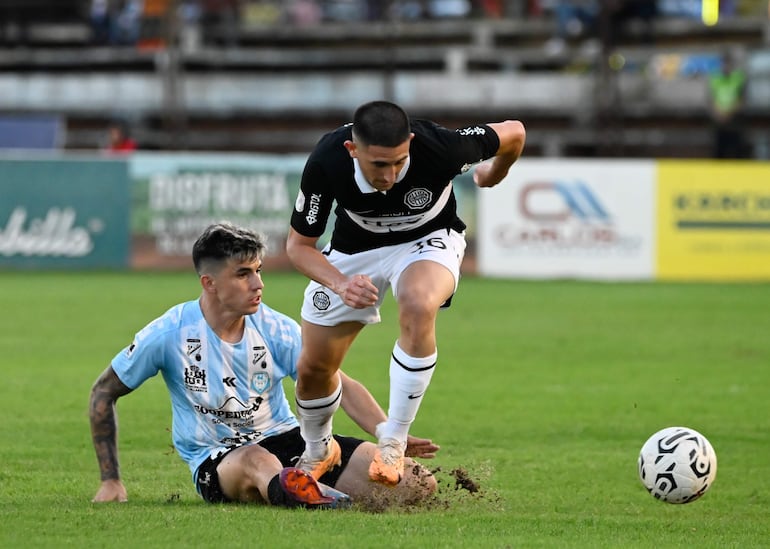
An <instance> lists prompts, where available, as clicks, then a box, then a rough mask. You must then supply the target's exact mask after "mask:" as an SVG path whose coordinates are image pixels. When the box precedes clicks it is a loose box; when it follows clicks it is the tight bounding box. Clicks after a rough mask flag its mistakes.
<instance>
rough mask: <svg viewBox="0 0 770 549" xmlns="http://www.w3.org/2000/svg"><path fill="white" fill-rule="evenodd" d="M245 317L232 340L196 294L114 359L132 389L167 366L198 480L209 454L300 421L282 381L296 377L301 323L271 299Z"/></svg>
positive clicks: (175, 427)
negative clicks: (215, 326)
mask: <svg viewBox="0 0 770 549" xmlns="http://www.w3.org/2000/svg"><path fill="white" fill-rule="evenodd" d="M245 318H246V328H245V331H244V334H243V338H242V339H241V341H240V342H238V343H234V344H233V343H227V342H225V341H222V340H221V339H220V338H219V337H218V336H217V335H216V334H215V333H214V332H213V331H212V330H211V328H210V327H209V325H208V323H207V322H206V320H205V319H204V317H203V313H202V312H201V308H200V304H199V303H198V301H197V300H196V301H188V302H187V303H181V304H179V305H177V306H175V307H173V308H171V309H169V310H168V311H167V312H166V313H165V314H164V315H163V316H161V317H160V318H157V319H155V320H154V321H152V322H151V323H150V324H148V325H147V326H146V327H145V328H144V329H142V330H141V331H140V332H139V333H138V334H137V335H136V337H135V338H134V341H133V343H131V345H130V346H128V347H127V348H125V349H124V350H123V351H121V352H120V353H119V354H118V355H117V356H116V357H115V358H114V359H113V360H112V368H113V370H115V373H116V374H117V375H118V377H119V378H120V380H121V381H122V382H123V383H124V384H125V385H126V386H127V387H129V388H131V389H136V388H137V387H139V386H140V385H141V384H142V383H143V382H144V381H146V380H147V379H149V378H151V377H152V376H154V375H155V374H157V373H158V372H161V373H162V375H163V379H164V381H165V382H166V387H168V391H169V393H170V394H171V406H172V412H173V420H172V433H173V439H174V445H175V447H176V449H177V451H178V452H179V455H180V456H181V457H182V459H184V460H185V461H186V462H187V464H188V465H189V466H190V471H191V472H192V474H193V481H194V480H195V472H196V471H197V469H198V467H199V466H200V464H201V463H202V462H203V461H204V460H205V459H206V458H207V457H209V456H212V457H213V456H214V455H216V454H217V453H218V452H220V451H221V450H223V449H225V448H227V447H232V446H234V445H239V444H242V443H244V442H248V441H259V440H262V439H264V438H266V437H269V436H272V435H277V434H280V433H284V432H286V431H288V430H290V429H293V428H294V427H297V426H298V425H299V423H298V422H297V419H296V418H295V417H294V414H293V413H292V411H291V408H290V407H289V402H288V401H287V399H286V395H285V393H284V391H283V386H282V384H281V380H282V379H283V378H285V377H286V376H290V377H291V378H292V379H294V380H296V379H297V368H296V364H297V358H298V357H299V351H300V347H301V340H300V329H299V326H298V324H297V323H296V322H295V321H294V320H292V319H291V318H289V317H288V316H286V315H283V314H281V313H279V312H277V311H274V310H273V309H271V308H269V307H268V306H266V305H265V304H264V303H263V304H261V305H260V306H259V309H258V310H257V312H256V313H254V314H252V315H248V316H246V317H245Z"/></svg>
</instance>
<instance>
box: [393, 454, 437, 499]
mask: <svg viewBox="0 0 770 549" xmlns="http://www.w3.org/2000/svg"><path fill="white" fill-rule="evenodd" d="M401 482H402V485H403V486H404V487H405V488H406V489H408V490H410V491H412V492H413V496H414V497H416V498H417V499H423V498H425V497H428V496H430V495H431V494H433V493H434V492H435V491H436V489H437V488H438V482H437V481H436V477H435V476H433V473H431V472H430V471H429V470H428V469H427V468H426V467H424V466H423V465H422V464H420V463H417V462H416V461H414V460H413V459H410V458H406V459H405V460H404V478H403V479H402V481H401Z"/></svg>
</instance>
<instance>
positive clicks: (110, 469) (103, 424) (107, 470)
mask: <svg viewBox="0 0 770 549" xmlns="http://www.w3.org/2000/svg"><path fill="white" fill-rule="evenodd" d="M130 392H131V389H129V388H128V387H126V386H125V385H124V384H123V382H122V381H120V379H119V378H118V376H117V375H116V374H115V371H114V370H113V369H112V366H109V367H107V369H106V370H104V372H102V375H101V376H99V378H98V379H97V380H96V382H95V383H94V386H93V387H92V388H91V400H90V403H89V411H88V415H89V418H90V421H91V439H92V440H93V444H94V450H96V459H97V461H98V462H99V471H100V473H101V479H102V483H101V485H100V486H99V490H98V491H97V492H96V495H95V496H94V499H93V500H92V501H93V502H96V503H100V502H105V501H127V499H128V496H127V494H126V488H125V486H123V482H121V480H120V464H119V463H118V420H117V415H116V412H115V402H116V401H117V400H118V398H120V397H122V396H123V395H127V394H128V393H130Z"/></svg>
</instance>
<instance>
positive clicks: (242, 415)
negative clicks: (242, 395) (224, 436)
mask: <svg viewBox="0 0 770 549" xmlns="http://www.w3.org/2000/svg"><path fill="white" fill-rule="evenodd" d="M264 400H265V399H264V398H262V397H261V396H260V397H256V398H255V399H254V401H253V403H252V404H247V403H245V402H243V401H242V400H241V399H239V398H238V397H234V396H231V397H228V398H227V400H225V402H224V403H223V404H222V405H221V406H220V407H218V408H207V407H206V406H201V405H200V404H193V408H195V411H196V412H198V413H199V414H203V415H204V416H210V417H211V418H212V419H211V420H212V421H213V422H214V423H224V424H226V425H229V426H230V427H248V426H250V425H253V424H254V419H253V418H254V414H256V413H257V412H258V411H259V407H260V405H261V404H262V402H264Z"/></svg>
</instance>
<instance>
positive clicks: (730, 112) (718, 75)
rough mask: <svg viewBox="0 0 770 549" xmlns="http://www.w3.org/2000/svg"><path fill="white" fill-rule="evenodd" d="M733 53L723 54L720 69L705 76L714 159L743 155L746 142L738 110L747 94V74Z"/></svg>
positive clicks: (740, 108)
mask: <svg viewBox="0 0 770 549" xmlns="http://www.w3.org/2000/svg"><path fill="white" fill-rule="evenodd" d="M736 61H737V59H736V54H735V53H733V52H731V51H727V52H725V53H724V54H723V56H722V62H721V66H720V70H719V71H718V72H715V73H714V74H712V75H711V76H710V77H709V79H708V86H709V88H708V89H709V94H710V95H709V97H710V101H711V104H710V107H711V120H712V123H713V129H714V153H713V155H714V157H715V158H745V157H746V156H747V154H746V145H745V137H744V127H743V126H744V124H743V118H742V113H741V110H742V108H743V103H744V99H745V94H746V73H745V72H744V71H743V69H742V68H740V67H739V66H738V64H737V62H736Z"/></svg>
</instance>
